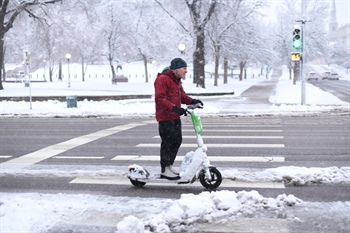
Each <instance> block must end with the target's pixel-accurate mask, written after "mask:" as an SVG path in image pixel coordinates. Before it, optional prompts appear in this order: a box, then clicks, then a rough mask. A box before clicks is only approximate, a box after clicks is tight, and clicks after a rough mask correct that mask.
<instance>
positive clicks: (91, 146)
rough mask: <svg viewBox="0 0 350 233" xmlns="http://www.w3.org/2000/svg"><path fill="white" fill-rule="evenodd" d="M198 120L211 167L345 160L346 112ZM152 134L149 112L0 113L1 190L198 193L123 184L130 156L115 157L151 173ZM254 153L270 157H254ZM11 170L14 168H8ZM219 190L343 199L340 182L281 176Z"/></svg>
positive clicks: (346, 190)
mask: <svg viewBox="0 0 350 233" xmlns="http://www.w3.org/2000/svg"><path fill="white" fill-rule="evenodd" d="M202 121H203V126H204V132H203V136H204V141H205V143H206V144H207V145H208V148H209V150H208V155H209V157H210V159H211V161H212V164H213V165H215V166H216V167H217V168H218V169H219V170H226V169H231V168H233V169H241V170H245V171H247V172H253V171H259V170H264V169H266V168H273V167H281V166H298V167H332V166H337V167H342V166H350V157H349V154H350V145H349V142H350V134H349V132H350V116H349V114H348V113H341V112H339V113H325V114H319V115H304V116H260V117H251V116H249V117H248V116H247V117H244V116H242V117H207V118H206V117H202ZM183 131H184V132H183V135H184V140H183V147H182V148H181V149H180V151H179V156H181V155H185V154H186V153H187V152H188V151H190V150H194V148H195V146H194V145H192V144H195V139H194V138H192V137H191V136H193V134H194V132H193V126H192V125H191V123H190V119H189V118H184V119H183ZM157 136H158V132H157V124H156V122H155V121H154V119H153V118H152V117H150V118H133V119H124V118H116V119H112V118H109V119H100V118H0V141H1V147H0V163H1V164H0V165H1V168H2V171H7V172H6V173H5V174H0V175H1V181H0V188H1V191H2V192H33V191H35V192H47V193H58V192H67V193H90V194H106V195H112V196H138V197H164V198H179V197H180V195H181V194H182V193H200V192H202V191H203V190H204V188H203V187H202V186H200V185H174V184H169V185H165V186H162V187H159V186H157V185H154V184H146V186H145V187H144V188H142V189H137V188H135V187H133V186H132V185H131V184H130V183H129V182H128V180H127V178H126V177H125V173H126V169H127V166H128V165H130V164H133V163H135V161H133V160H125V159H121V158H123V157H122V156H126V155H128V156H142V157H143V158H145V160H141V161H137V163H138V164H139V165H142V166H145V167H147V169H149V170H150V171H152V172H158V171H159V166H158V164H159V161H158V160H157V159H155V160H151V159H150V161H147V158H151V157H150V156H158V154H159V142H160V139H159V138H158V137H157ZM214 136H215V137H214ZM219 157H223V160H220V159H219ZM242 158H243V160H242V161H241V160H240V159H242ZM261 158H273V159H274V161H270V162H266V161H261ZM226 159H227V160H226ZM230 159H233V160H232V161H229V160H230ZM179 164H180V162H177V165H179ZM11 169H13V170H14V171H16V172H14V173H11V172H8V171H11ZM75 170H79V171H80V172H81V171H83V175H82V174H81V173H79V174H75V173H74V171H75ZM33 171H36V172H33ZM50 172H51V173H50ZM96 175H98V176H100V177H101V176H102V177H104V176H105V179H104V180H103V182H100V181H101V180H99V181H96V180H94V179H90V178H91V177H94V176H96ZM84 177H85V179H84ZM86 177H88V179H86ZM116 180H117V181H116ZM223 189H229V190H235V191H240V190H247V191H249V190H257V191H258V192H259V193H260V194H261V195H263V196H266V197H276V196H277V195H279V194H283V193H286V194H293V195H295V196H297V197H298V198H301V199H302V200H304V201H317V202H329V201H349V200H350V186H349V185H348V184H332V185H330V184H322V183H320V184H308V185H301V186H293V185H289V184H287V183H283V182H277V183H274V184H263V185H261V184H258V185H257V184H250V183H244V182H243V184H240V185H238V186H237V185H236V186H220V187H219V190H223Z"/></svg>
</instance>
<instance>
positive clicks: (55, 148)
mask: <svg viewBox="0 0 350 233" xmlns="http://www.w3.org/2000/svg"><path fill="white" fill-rule="evenodd" d="M141 125H144V124H127V125H119V126H116V127H112V128H109V129H105V130H101V131H97V132H94V133H91V134H87V135H83V136H80V137H76V138H73V139H70V140H68V141H65V142H61V143H58V144H55V145H51V146H48V147H45V148H43V149H41V150H38V151H35V152H32V153H29V154H26V155H22V156H21V157H18V158H14V159H11V160H9V161H6V162H3V163H0V169H21V168H25V167H27V166H30V165H32V164H34V163H38V162H41V161H43V160H45V159H48V158H51V157H53V156H55V155H58V154H61V153H63V152H65V151H67V150H70V149H73V148H75V147H77V146H81V145H83V144H86V143H89V142H92V141H94V140H97V139H100V138H102V137H106V136H109V135H112V134H115V133H119V132H122V131H125V130H129V129H132V128H134V127H137V126H141Z"/></svg>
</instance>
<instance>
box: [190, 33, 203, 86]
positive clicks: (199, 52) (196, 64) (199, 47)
mask: <svg viewBox="0 0 350 233" xmlns="http://www.w3.org/2000/svg"><path fill="white" fill-rule="evenodd" d="M204 66H205V52H204V30H200V31H199V32H198V34H197V41H196V49H195V51H194V52H193V82H194V83H196V84H197V87H202V88H205V70H204Z"/></svg>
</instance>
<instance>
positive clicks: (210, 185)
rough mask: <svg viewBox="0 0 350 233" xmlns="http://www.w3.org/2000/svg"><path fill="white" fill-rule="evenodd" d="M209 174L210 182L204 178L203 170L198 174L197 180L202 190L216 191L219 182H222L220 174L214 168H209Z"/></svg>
mask: <svg viewBox="0 0 350 233" xmlns="http://www.w3.org/2000/svg"><path fill="white" fill-rule="evenodd" d="M209 172H210V176H211V180H210V181H209V180H208V179H207V177H206V176H205V171H204V170H202V171H201V172H200V173H199V180H200V182H201V184H202V185H203V187H204V188H206V189H209V190H214V189H217V188H218V187H219V186H220V184H221V181H222V176H221V173H220V171H219V170H218V169H216V167H210V168H209Z"/></svg>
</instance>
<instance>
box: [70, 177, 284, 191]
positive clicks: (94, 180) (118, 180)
mask: <svg viewBox="0 0 350 233" xmlns="http://www.w3.org/2000/svg"><path fill="white" fill-rule="evenodd" d="M159 182H161V183H158V182H157V181H153V182H152V181H149V182H147V184H146V185H152V186H169V185H174V184H176V183H174V182H173V181H172V182H168V181H167V180H165V181H163V180H162V181H159ZM69 183H71V184H104V185H132V184H131V183H130V180H129V179H128V178H127V177H117V176H104V177H100V176H98V177H77V178H75V179H74V180H72V181H70V182H69ZM181 185H187V186H195V187H202V185H201V184H200V182H199V181H198V180H196V181H195V182H194V183H193V184H181ZM220 188H269V189H284V188H285V187H284V184H283V183H276V182H242V181H234V180H231V179H223V180H222V183H221V185H220V187H219V189H220Z"/></svg>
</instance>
